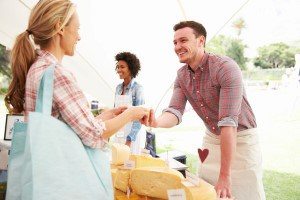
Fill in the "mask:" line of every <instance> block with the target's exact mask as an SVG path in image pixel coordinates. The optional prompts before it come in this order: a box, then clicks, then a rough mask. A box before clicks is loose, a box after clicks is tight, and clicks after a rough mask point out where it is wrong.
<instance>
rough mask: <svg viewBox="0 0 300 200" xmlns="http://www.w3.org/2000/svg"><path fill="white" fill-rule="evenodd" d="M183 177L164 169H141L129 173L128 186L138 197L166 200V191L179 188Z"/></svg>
mask: <svg viewBox="0 0 300 200" xmlns="http://www.w3.org/2000/svg"><path fill="white" fill-rule="evenodd" d="M183 179H184V177H183V175H182V174H181V173H180V172H178V171H176V170H174V169H170V168H166V167H142V168H136V169H133V170H132V171H131V175H130V185H131V188H132V189H133V192H135V193H136V194H138V195H142V196H149V197H155V198H161V199H168V195H167V190H168V189H178V188H181V187H182V186H181V181H182V180H183Z"/></svg>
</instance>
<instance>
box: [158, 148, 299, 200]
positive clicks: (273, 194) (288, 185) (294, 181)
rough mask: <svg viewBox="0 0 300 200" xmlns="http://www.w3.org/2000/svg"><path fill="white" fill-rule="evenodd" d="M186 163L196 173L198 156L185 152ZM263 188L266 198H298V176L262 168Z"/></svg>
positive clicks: (281, 199)
mask: <svg viewBox="0 0 300 200" xmlns="http://www.w3.org/2000/svg"><path fill="white" fill-rule="evenodd" d="M173 149H174V148H173V147H172V146H168V147H163V148H157V153H158V154H159V153H163V152H166V151H171V150H173ZM186 157H187V160H186V165H187V166H188V169H189V171H190V172H192V173H193V174H196V173H197V165H198V164H197V163H198V162H199V159H198V156H197V155H194V154H190V153H186ZM263 182H264V188H265V193H266V199H267V200H299V199H300V176H299V175H297V174H292V173H283V172H278V171H274V170H264V177H263Z"/></svg>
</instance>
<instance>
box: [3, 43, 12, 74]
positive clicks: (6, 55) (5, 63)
mask: <svg viewBox="0 0 300 200" xmlns="http://www.w3.org/2000/svg"><path fill="white" fill-rule="evenodd" d="M0 75H3V76H5V77H7V78H9V79H11V71H10V68H9V51H7V50H6V48H5V46H3V45H1V44H0Z"/></svg>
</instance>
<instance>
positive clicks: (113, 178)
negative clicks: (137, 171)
mask: <svg viewBox="0 0 300 200" xmlns="http://www.w3.org/2000/svg"><path fill="white" fill-rule="evenodd" d="M117 170H118V169H116V168H114V169H110V172H111V178H112V182H113V185H114V183H115V179H116V174H117Z"/></svg>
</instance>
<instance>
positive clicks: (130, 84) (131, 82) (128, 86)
mask: <svg viewBox="0 0 300 200" xmlns="http://www.w3.org/2000/svg"><path fill="white" fill-rule="evenodd" d="M134 82H135V79H134V78H132V79H131V81H130V82H129V84H128V85H127V86H126V89H130V88H131V87H132V86H133V84H134ZM123 84H124V82H123ZM123 84H122V85H123Z"/></svg>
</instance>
